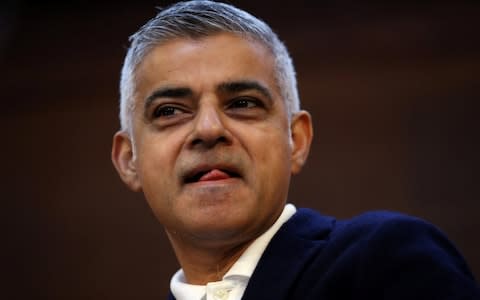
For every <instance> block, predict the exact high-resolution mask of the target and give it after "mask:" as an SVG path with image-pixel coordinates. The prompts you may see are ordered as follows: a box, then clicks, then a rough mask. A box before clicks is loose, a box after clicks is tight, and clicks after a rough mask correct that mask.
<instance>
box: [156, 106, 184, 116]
mask: <svg viewBox="0 0 480 300" xmlns="http://www.w3.org/2000/svg"><path fill="white" fill-rule="evenodd" d="M183 112H184V111H183V110H182V109H180V108H178V107H175V106H159V107H157V108H155V110H154V111H153V117H154V118H161V117H170V116H173V115H177V114H181V113H183Z"/></svg>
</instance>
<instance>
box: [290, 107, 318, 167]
mask: <svg viewBox="0 0 480 300" xmlns="http://www.w3.org/2000/svg"><path fill="white" fill-rule="evenodd" d="M290 130H291V135H292V137H291V138H292V158H291V159H292V161H291V163H292V174H297V173H299V172H300V170H301V169H302V167H303V165H304V164H305V161H306V160H307V157H308V153H309V152H310V144H311V143H312V138H313V128H312V118H311V116H310V114H309V113H308V112H307V111H304V110H302V111H300V112H298V113H296V114H295V115H294V116H292V121H291V124H290Z"/></svg>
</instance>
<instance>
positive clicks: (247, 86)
mask: <svg viewBox="0 0 480 300" xmlns="http://www.w3.org/2000/svg"><path fill="white" fill-rule="evenodd" d="M217 90H219V91H221V92H226V93H231V94H233V93H239V92H244V91H250V90H255V91H258V92H260V93H261V94H262V95H263V96H265V97H267V98H268V99H269V100H272V99H273V97H272V94H271V93H270V91H269V90H268V88H266V87H265V86H263V85H262V84H260V83H259V82H257V81H251V80H240V81H229V82H223V83H221V84H219V85H218V88H217Z"/></svg>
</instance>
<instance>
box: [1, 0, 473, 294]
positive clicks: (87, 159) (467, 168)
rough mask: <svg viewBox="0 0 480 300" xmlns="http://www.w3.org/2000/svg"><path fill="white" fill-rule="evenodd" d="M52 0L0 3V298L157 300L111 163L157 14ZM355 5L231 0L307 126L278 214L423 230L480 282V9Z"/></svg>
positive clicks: (160, 239)
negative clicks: (125, 78) (381, 218)
mask: <svg viewBox="0 0 480 300" xmlns="http://www.w3.org/2000/svg"><path fill="white" fill-rule="evenodd" d="M64 2H68V4H65V3H62V2H59V1H43V2H42V1H33V0H32V1H7V2H6V3H3V4H1V5H0V22H1V23H0V66H1V68H0V76H1V77H0V97H1V103H2V106H1V107H2V109H1V111H0V116H1V119H0V120H1V123H0V125H1V128H2V131H1V134H2V147H1V149H2V150H1V151H2V152H1V158H2V164H1V165H2V166H3V168H2V173H3V174H2V177H1V182H2V206H3V209H2V211H3V213H2V216H3V217H2V221H4V222H5V224H4V226H2V228H4V230H5V233H4V234H3V239H2V253H4V255H2V257H3V259H4V260H5V262H6V264H5V265H6V268H5V267H4V268H3V271H4V274H5V276H6V279H7V280H6V281H5V280H4V283H6V289H2V290H3V292H2V295H0V298H5V299H163V298H164V296H165V294H166V291H167V289H168V281H169V277H170V275H171V274H172V273H173V272H174V271H175V270H176V269H177V267H178V266H177V263H176V261H175V257H174V255H173V253H172V251H171V250H170V247H169V245H168V242H167V241H166V238H165V236H164V233H163V230H162V228H161V226H160V225H158V223H157V221H156V220H155V219H154V217H153V215H152V213H151V212H150V210H149V208H148V207H147V205H146V203H145V201H144V200H143V198H142V196H141V195H137V194H133V193H131V192H130V191H128V190H127V189H126V188H125V187H124V186H123V184H122V183H121V182H120V180H119V178H118V176H117V175H116V173H115V171H114V169H113V167H112V165H111V163H110V157H109V156H110V146H111V137H112V135H113V133H114V132H115V131H116V129H117V128H118V120H117V112H118V109H117V98H118V92H117V86H118V84H117V82H118V78H119V69H120V66H121V64H122V59H123V56H124V54H125V47H126V45H127V36H128V35H130V34H131V33H133V32H134V31H136V29H137V28H138V27H139V26H140V25H141V24H143V23H144V22H145V21H146V20H147V19H148V18H150V17H152V16H153V15H154V14H155V10H154V7H155V6H158V5H165V4H166V2H162V1H158V2H155V1H90V2H89V1H73V2H72V1H64ZM355 2H357V4H355ZM358 2H359V1H350V2H349V1H324V2H322V4H318V3H317V2H316V1H303V2H301V1H295V2H294V1H289V2H285V4H279V1H261V2H260V1H253V0H252V1H232V3H234V4H237V5H239V6H240V7H242V8H245V9H247V10H249V11H251V12H253V13H254V14H256V15H258V16H260V17H262V18H263V19H265V20H266V21H267V22H268V23H270V24H271V25H272V27H273V28H274V29H275V30H276V31H277V32H278V33H279V35H280V36H281V38H282V39H283V40H284V41H285V42H286V44H287V46H288V47H289V48H290V51H291V54H292V56H293V58H294V60H295V62H296V66H297V71H298V77H299V88H300V93H301V98H302V101H303V106H304V107H305V108H306V109H308V110H310V111H311V113H312V114H313V116H314V120H315V124H314V127H315V133H316V136H315V140H314V144H313V149H312V152H311V156H310V159H309V163H308V166H307V167H306V168H305V170H304V172H303V173H302V174H300V175H299V176H297V177H296V178H294V179H293V182H292V189H291V193H290V201H292V202H294V203H295V204H296V205H297V206H308V207H313V208H315V209H318V210H320V211H321V212H323V213H324V214H330V215H335V216H338V217H340V218H345V217H350V216H353V215H355V214H358V213H361V212H364V211H367V210H372V209H388V210H398V211H402V212H405V213H409V214H413V215H416V216H420V217H422V218H425V219H427V220H428V221H431V222H433V223H435V224H436V225H438V226H439V227H440V228H441V229H442V230H444V231H445V232H446V233H447V234H448V236H449V237H450V238H451V239H452V240H453V241H454V242H455V243H456V244H457V245H458V247H459V249H460V250H461V251H462V252H463V254H464V255H465V257H466V259H467V260H468V262H469V264H470V266H471V268H472V270H473V271H474V273H475V274H476V277H477V278H478V277H480V255H479V253H480V240H479V231H480V214H479V208H480V204H479V202H478V201H479V200H480V199H479V195H480V193H479V184H478V180H479V176H478V172H479V171H478V170H479V167H480V166H479V162H480V159H479V156H478V154H479V150H480V149H479V148H480V147H479V134H478V127H479V126H478V124H477V123H478V122H477V120H478V115H479V110H478V109H477V106H478V105H477V104H476V101H478V100H479V96H480V91H479V87H480V79H479V78H480V74H479V73H480V72H479V70H480V51H479V50H480V42H479V29H480V21H479V20H480V9H479V8H480V7H479V5H478V4H475V2H476V1H472V2H459V1H451V2H438V1H437V2H435V4H433V2H432V3H424V4H412V3H408V2H407V3H404V2H400V1H397V2H393V3H391V4H389V5H385V4H383V5H379V4H374V3H373V2H371V3H367V2H363V3H362V4H360V3H358ZM4 294H6V295H5V297H3V296H4Z"/></svg>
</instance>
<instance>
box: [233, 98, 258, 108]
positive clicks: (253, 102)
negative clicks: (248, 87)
mask: <svg viewBox="0 0 480 300" xmlns="http://www.w3.org/2000/svg"><path fill="white" fill-rule="evenodd" d="M254 107H262V103H261V102H260V101H259V100H257V99H255V98H246V97H244V98H238V99H236V100H234V101H232V102H231V103H230V105H229V108H254Z"/></svg>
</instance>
